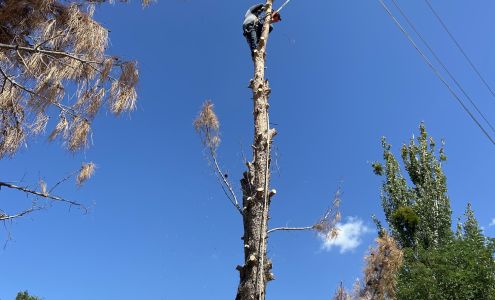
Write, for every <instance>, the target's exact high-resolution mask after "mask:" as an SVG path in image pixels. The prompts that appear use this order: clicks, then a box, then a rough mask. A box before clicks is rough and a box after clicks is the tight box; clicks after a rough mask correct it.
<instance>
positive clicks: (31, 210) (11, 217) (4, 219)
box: [0, 206, 43, 221]
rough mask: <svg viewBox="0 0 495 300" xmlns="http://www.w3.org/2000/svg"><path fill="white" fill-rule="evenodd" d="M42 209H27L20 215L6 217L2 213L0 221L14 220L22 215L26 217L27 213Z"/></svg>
mask: <svg viewBox="0 0 495 300" xmlns="http://www.w3.org/2000/svg"><path fill="white" fill-rule="evenodd" d="M41 209H43V207H36V206H33V207H31V208H29V209H26V210H24V211H22V212H20V213H17V214H15V215H6V214H4V213H0V221H8V220H12V219H16V218H20V217H22V216H24V215H27V214H29V213H32V212H34V211H37V210H41Z"/></svg>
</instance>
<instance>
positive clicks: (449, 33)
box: [425, 0, 495, 98]
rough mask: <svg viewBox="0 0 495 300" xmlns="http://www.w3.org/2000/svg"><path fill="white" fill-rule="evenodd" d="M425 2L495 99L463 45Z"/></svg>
mask: <svg viewBox="0 0 495 300" xmlns="http://www.w3.org/2000/svg"><path fill="white" fill-rule="evenodd" d="M425 2H426V4H427V5H428V7H429V8H430V10H431V12H432V13H433V14H434V15H435V17H436V18H437V20H438V22H440V24H441V25H442V27H443V29H445V31H446V32H447V34H448V35H449V36H450V38H451V39H452V41H453V42H454V43H455V45H456V46H457V48H458V49H459V51H461V53H462V55H463V56H464V58H466V60H467V61H468V63H469V65H470V66H471V68H472V69H473V70H474V72H475V73H476V74H477V75H478V77H479V78H480V79H481V81H482V82H483V84H484V85H485V86H486V88H487V89H488V90H489V91H490V93H491V94H492V96H493V97H494V98H495V92H494V91H493V89H492V88H491V87H490V85H489V84H488V82H487V81H486V80H485V78H484V77H483V75H481V72H480V71H479V70H478V68H477V67H476V65H475V64H474V63H473V61H472V60H471V59H470V58H469V56H468V55H467V53H466V51H464V49H463V48H462V46H461V44H459V42H458V41H457V39H456V38H455V37H454V35H453V34H452V33H451V32H450V30H449V29H448V28H447V25H446V24H445V23H444V22H443V20H442V18H441V17H440V15H439V14H438V13H437V12H436V11H435V9H434V8H433V6H432V5H431V3H430V1H429V0H425Z"/></svg>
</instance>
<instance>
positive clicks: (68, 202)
mask: <svg viewBox="0 0 495 300" xmlns="http://www.w3.org/2000/svg"><path fill="white" fill-rule="evenodd" d="M2 186H4V187H7V188H10V189H15V190H18V191H21V192H25V193H28V194H32V195H35V196H39V197H43V198H46V199H50V200H53V201H59V202H64V203H67V204H70V205H74V206H79V207H80V208H82V209H83V210H84V211H85V212H87V211H88V210H87V208H86V207H85V206H84V205H82V204H81V203H78V202H75V201H71V200H67V199H64V198H62V197H58V196H54V195H51V194H49V193H41V192H38V191H35V190H31V189H28V188H26V187H22V186H17V185H14V184H11V183H7V182H2V181H0V187H2Z"/></svg>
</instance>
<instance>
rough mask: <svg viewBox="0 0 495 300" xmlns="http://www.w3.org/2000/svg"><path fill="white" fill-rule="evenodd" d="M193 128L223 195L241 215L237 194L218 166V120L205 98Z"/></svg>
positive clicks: (210, 104) (211, 104)
mask: <svg viewBox="0 0 495 300" xmlns="http://www.w3.org/2000/svg"><path fill="white" fill-rule="evenodd" d="M194 128H195V129H196V131H197V132H198V134H199V135H200V138H201V142H202V143H203V145H204V146H205V148H206V149H208V154H209V155H208V156H207V158H208V161H209V162H210V164H212V166H213V170H214V171H215V175H216V177H217V179H218V181H219V182H220V185H221V187H222V190H223V191H224V193H225V195H226V196H227V198H228V199H229V201H230V203H232V205H233V206H234V207H235V208H236V209H237V210H238V211H239V213H240V214H241V215H243V210H242V208H241V206H240V205H239V201H238V200H237V195H236V194H235V192H234V188H233V187H232V184H231V183H230V182H229V181H228V180H227V177H226V176H225V173H224V172H223V171H222V169H221V168H220V164H219V163H218V160H217V151H216V150H217V147H218V145H219V144H220V137H219V129H220V122H218V118H217V116H216V114H215V112H214V111H213V103H211V101H209V100H207V101H206V102H205V103H204V104H203V107H202V109H201V111H200V113H199V115H198V117H197V118H196V120H195V121H194Z"/></svg>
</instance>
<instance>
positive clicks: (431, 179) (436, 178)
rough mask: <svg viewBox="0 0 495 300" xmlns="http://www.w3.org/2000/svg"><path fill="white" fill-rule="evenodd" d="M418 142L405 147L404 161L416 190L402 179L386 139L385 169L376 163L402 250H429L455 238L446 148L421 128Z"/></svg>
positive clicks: (387, 213)
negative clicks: (445, 165) (445, 171)
mask: <svg viewBox="0 0 495 300" xmlns="http://www.w3.org/2000/svg"><path fill="white" fill-rule="evenodd" d="M419 129H420V135H419V136H418V138H417V141H416V140H415V139H414V137H413V138H411V140H410V142H409V144H408V145H403V146H402V149H401V157H402V161H403V163H404V168H405V170H406V171H407V174H408V175H409V179H410V181H411V183H412V186H409V185H408V184H407V181H406V178H405V177H404V176H403V175H402V171H401V168H400V165H399V162H398V161H397V159H396V158H395V156H394V154H393V153H392V152H391V146H390V144H388V143H387V140H386V139H385V138H382V146H383V159H384V165H382V164H381V163H378V162H375V163H373V168H374V172H375V174H377V175H383V176H384V177H385V180H384V182H383V186H382V206H383V209H384V212H385V218H386V220H387V222H388V224H389V225H390V230H391V232H392V235H393V237H394V238H395V239H396V240H397V241H398V242H399V244H400V245H401V246H402V247H412V246H415V245H417V244H419V245H421V246H423V247H425V248H429V247H430V246H433V247H436V246H438V245H442V244H444V243H445V242H447V241H448V240H449V239H450V238H451V213H452V212H451V209H450V200H449V197H448V196H447V180H446V177H445V174H444V173H443V170H442V162H444V161H445V160H446V159H447V158H446V156H445V154H444V149H443V145H442V147H441V148H440V149H439V151H438V153H437V152H436V151H435V147H436V143H435V141H434V140H433V138H431V137H428V134H427V132H426V129H425V126H424V124H421V125H420V127H419Z"/></svg>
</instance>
